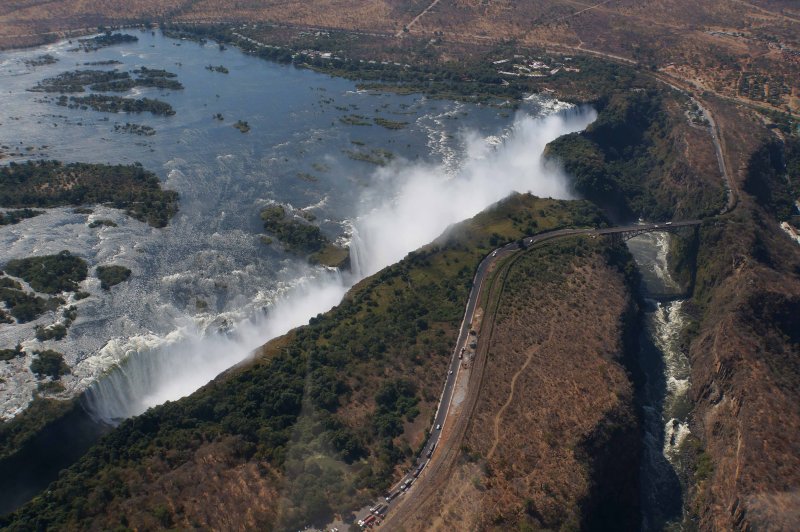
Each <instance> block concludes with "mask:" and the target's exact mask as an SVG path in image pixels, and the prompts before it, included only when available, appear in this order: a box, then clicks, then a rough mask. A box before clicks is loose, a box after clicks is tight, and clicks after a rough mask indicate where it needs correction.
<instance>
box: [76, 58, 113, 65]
mask: <svg viewBox="0 0 800 532" xmlns="http://www.w3.org/2000/svg"><path fill="white" fill-rule="evenodd" d="M121 64H123V63H122V61H118V60H116V59H105V60H102V61H86V62H84V63H83V65H84V66H112V65H121Z"/></svg>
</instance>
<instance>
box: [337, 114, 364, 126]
mask: <svg viewBox="0 0 800 532" xmlns="http://www.w3.org/2000/svg"><path fill="white" fill-rule="evenodd" d="M339 122H341V123H342V124H347V125H348V126H371V125H372V123H371V122H370V121H369V120H368V119H367V117H366V116H362V115H345V116H340V117H339Z"/></svg>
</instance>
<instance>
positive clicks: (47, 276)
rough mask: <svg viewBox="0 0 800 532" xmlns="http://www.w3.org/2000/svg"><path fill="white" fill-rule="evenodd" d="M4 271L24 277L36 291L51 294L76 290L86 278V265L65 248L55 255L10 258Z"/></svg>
mask: <svg viewBox="0 0 800 532" xmlns="http://www.w3.org/2000/svg"><path fill="white" fill-rule="evenodd" d="M5 271H6V273H8V274H9V275H13V276H14V277H19V278H20V279H24V280H25V282H27V283H28V284H29V285H31V288H33V289H34V290H36V291H37V292H41V293H44V294H51V295H52V294H60V293H61V292H75V291H76V290H78V283H80V282H81V281H83V280H84V279H86V274H87V272H88V265H87V264H86V261H85V260H83V259H82V258H80V257H76V256H74V255H72V254H71V253H70V252H69V251H66V250H65V251H62V252H60V253H58V254H56V255H43V256H39V257H29V258H25V259H13V260H10V261H8V262H7V263H6V265H5ZM17 289H18V288H17Z"/></svg>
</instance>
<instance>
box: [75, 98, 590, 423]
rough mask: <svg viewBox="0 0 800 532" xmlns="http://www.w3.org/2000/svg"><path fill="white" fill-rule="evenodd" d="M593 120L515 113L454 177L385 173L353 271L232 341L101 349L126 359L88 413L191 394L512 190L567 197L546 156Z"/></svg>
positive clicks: (242, 329)
mask: <svg viewBox="0 0 800 532" xmlns="http://www.w3.org/2000/svg"><path fill="white" fill-rule="evenodd" d="M595 118H596V113H595V111H594V110H592V109H590V108H573V109H570V110H567V111H563V112H560V113H558V114H555V115H550V116H547V117H544V118H532V117H530V116H528V115H525V114H519V115H518V116H517V117H516V119H515V121H514V124H513V126H512V128H511V129H510V130H509V131H508V133H507V134H506V135H505V137H504V139H503V140H502V142H501V143H499V144H497V145H493V144H491V143H488V142H487V140H486V139H484V138H481V137H479V136H478V135H477V134H476V133H472V132H464V136H465V140H466V147H467V148H466V152H465V154H464V156H463V159H462V164H461V165H460V168H459V170H458V171H456V172H455V173H448V172H447V170H446V168H445V167H444V166H442V165H431V164H419V163H403V162H400V163H397V164H395V165H392V166H389V167H387V168H383V169H380V170H379V171H378V172H377V173H376V175H375V180H374V186H373V187H372V188H371V190H370V191H369V192H366V193H365V194H364V196H363V198H362V214H361V215H360V216H359V217H358V218H357V219H356V220H355V221H354V223H353V228H354V231H353V233H354V234H353V238H352V243H351V262H352V263H353V264H352V266H353V271H352V273H349V274H341V273H339V272H331V271H316V273H315V275H314V276H308V275H306V276H304V277H303V280H302V281H301V282H299V283H298V284H297V285H296V286H295V287H294V288H292V289H290V290H288V291H287V292H286V293H284V294H283V295H282V296H281V297H279V298H277V300H276V301H275V303H273V304H272V305H271V307H270V308H269V309H268V311H267V313H266V314H265V315H264V316H259V317H257V318H255V319H253V320H249V321H246V322H244V323H240V324H238V325H237V326H236V330H235V331H234V333H232V334H227V335H223V334H206V333H205V332H204V331H202V330H200V329H199V328H196V327H192V326H185V327H183V328H182V329H180V330H179V331H176V333H175V334H172V335H170V336H169V337H167V338H165V339H162V340H160V341H157V342H153V340H152V338H147V339H144V338H132V339H129V340H126V341H124V342H121V341H112V342H109V344H108V345H107V346H106V347H105V348H104V351H108V353H107V355H108V356H109V357H114V359H117V360H118V359H121V358H125V359H126V361H125V362H123V363H122V365H121V366H120V367H119V368H116V369H115V370H113V371H111V372H110V374H109V375H107V376H105V377H103V378H101V379H100V380H99V381H98V382H96V383H95V384H93V385H92V386H91V387H90V388H89V390H88V391H87V393H86V402H87V405H88V406H89V409H90V411H91V412H92V413H93V414H94V415H95V416H96V417H97V418H100V419H103V420H106V421H114V420H119V419H122V418H125V417H130V416H133V415H137V414H140V413H142V412H144V411H145V410H146V409H147V408H149V407H151V406H155V405H158V404H161V403H163V402H165V401H167V400H175V399H178V398H180V397H183V396H185V395H188V394H190V393H192V392H193V391H195V390H196V389H198V388H199V387H201V386H203V385H204V384H205V383H207V382H209V381H210V380H211V379H213V378H214V377H216V376H217V375H218V374H219V373H220V372H222V371H224V370H225V369H227V368H229V367H231V366H233V365H235V364H237V363H239V362H241V361H243V360H245V359H246V358H247V357H248V356H249V355H250V353H252V351H253V350H254V349H255V348H257V347H258V346H260V345H262V344H263V343H265V342H266V341H268V340H270V339H272V338H275V337H277V336H279V335H281V334H284V333H286V332H288V331H289V330H291V329H292V328H294V327H297V326H299V325H303V324H305V323H307V322H308V320H309V319H310V318H311V317H313V316H315V315H317V314H319V313H321V312H325V311H327V310H328V309H330V308H331V307H333V306H334V305H336V304H338V303H339V302H340V301H341V299H342V297H343V296H344V294H345V293H346V291H347V290H348V289H349V288H350V287H351V286H352V285H353V284H355V283H356V282H358V281H359V280H361V279H362V278H364V277H366V276H368V275H371V274H373V273H375V272H376V271H378V270H380V269H381V268H383V267H385V266H388V265H390V264H393V263H395V262H397V261H399V260H400V259H402V258H403V257H404V256H405V255H406V254H407V253H409V252H410V251H413V250H415V249H417V248H419V247H420V246H423V245H425V244H427V243H428V242H430V241H432V240H434V239H435V238H436V237H437V236H439V235H440V234H441V233H442V232H443V231H444V230H445V229H446V228H447V227H448V226H450V225H451V224H453V223H456V222H458V221H461V220H464V219H466V218H470V217H472V216H474V215H475V214H477V213H479V212H480V211H482V210H483V209H485V208H486V207H487V206H489V205H491V204H492V203H495V202H497V201H499V200H500V199H502V198H504V197H505V196H507V195H508V194H510V193H511V192H514V191H517V192H531V193H533V194H536V195H537V196H542V197H553V198H562V199H566V198H570V197H571V194H570V186H569V180H568V179H567V177H566V176H565V175H564V174H563V173H562V172H561V171H560V169H559V168H557V167H555V166H552V165H549V164H547V163H546V162H545V161H543V159H542V152H543V150H544V148H545V145H546V144H547V143H548V142H550V141H552V140H554V139H556V138H558V137H559V136H561V135H564V134H567V133H570V132H574V131H580V130H582V129H584V128H585V127H586V126H587V125H588V124H589V123H591V122H592V121H593V120H594V119H595ZM305 273H309V272H305ZM100 354H101V355H103V353H102V352H101V353H100ZM77 369H80V368H77Z"/></svg>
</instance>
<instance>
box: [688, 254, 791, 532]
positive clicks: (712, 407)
mask: <svg viewBox="0 0 800 532" xmlns="http://www.w3.org/2000/svg"><path fill="white" fill-rule="evenodd" d="M756 269H758V270H761V271H760V272H759V273H756V272H755V271H745V270H742V271H741V272H739V273H738V274H736V275H734V276H733V277H732V278H731V279H730V282H729V286H728V288H730V289H733V287H734V286H735V287H738V288H739V289H740V291H739V293H738V297H736V298H735V299H734V300H732V301H731V302H730V306H729V309H726V310H728V313H727V315H726V316H725V317H724V318H720V319H719V320H718V321H717V323H716V325H715V326H714V327H709V328H707V329H706V333H705V334H704V335H701V337H700V338H698V340H697V341H696V342H695V344H694V346H693V349H692V359H693V379H697V380H695V383H696V385H695V386H694V388H693V393H694V397H693V399H694V401H695V402H696V405H697V406H696V410H695V423H696V425H697V426H698V428H699V429H700V433H701V434H702V435H703V439H704V442H705V446H704V448H703V450H702V451H701V456H703V458H701V459H700V462H702V461H703V459H708V460H710V462H711V464H712V465H711V467H707V468H705V469H704V468H702V467H699V468H698V470H697V472H696V474H695V477H696V478H695V480H696V482H697V488H696V490H697V491H696V496H695V504H696V505H697V506H696V508H697V509H698V510H699V513H700V517H701V523H702V524H703V527H704V528H712V529H717V530H752V529H759V530H790V529H795V528H797V526H798V525H800V513H798V511H797V508H798V507H800V489H798V486H799V485H800V442H799V441H798V438H797V434H800V397H799V396H800V394H799V393H798V388H797V385H796V383H797V378H798V375H797V364H798V360H799V358H798V357H800V352H798V343H797V338H796V337H797V335H798V334H800V332H798V331H800V286H798V283H796V282H795V283H786V282H785V280H784V281H783V282H782V283H781V286H777V285H776V284H774V283H775V282H777V281H778V279H779V277H778V276H776V275H775V273H774V272H769V271H765V270H763V269H762V268H756ZM793 336H794V337H795V338H794V339H792V337H793ZM705 457H708V458H705Z"/></svg>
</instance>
